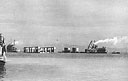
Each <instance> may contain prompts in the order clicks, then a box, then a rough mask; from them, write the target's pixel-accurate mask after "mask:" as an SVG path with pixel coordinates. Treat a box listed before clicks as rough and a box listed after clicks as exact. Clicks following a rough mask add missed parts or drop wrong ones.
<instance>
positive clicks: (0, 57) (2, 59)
mask: <svg viewBox="0 0 128 81" xmlns="http://www.w3.org/2000/svg"><path fill="white" fill-rule="evenodd" d="M5 52H6V48H5V43H4V37H3V36H2V34H1V33H0V68H1V67H4V65H5V63H6V56H5Z"/></svg>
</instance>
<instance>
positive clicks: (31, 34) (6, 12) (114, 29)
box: [0, 0, 128, 47]
mask: <svg viewBox="0 0 128 81" xmlns="http://www.w3.org/2000/svg"><path fill="white" fill-rule="evenodd" d="M127 4H128V1H127V0H0V32H1V33H3V35H4V36H5V41H6V43H7V44H8V43H10V42H11V41H12V40H14V39H15V40H17V41H19V46H20V47H24V46H36V45H39V46H50V45H55V46H61V47H63V46H64V45H80V46H85V47H87V45H88V43H89V42H90V41H91V40H96V41H98V40H102V39H106V38H113V37H116V36H127V35H128V5H127ZM119 46H120V45H119Z"/></svg>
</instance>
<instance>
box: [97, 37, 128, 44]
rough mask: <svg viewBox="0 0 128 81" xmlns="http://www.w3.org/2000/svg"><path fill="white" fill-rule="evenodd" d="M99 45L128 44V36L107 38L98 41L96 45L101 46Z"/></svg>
mask: <svg viewBox="0 0 128 81" xmlns="http://www.w3.org/2000/svg"><path fill="white" fill-rule="evenodd" d="M99 43H112V44H113V45H117V44H120V43H128V36H122V37H113V38H107V39H104V40H98V41H97V42H95V44H99Z"/></svg>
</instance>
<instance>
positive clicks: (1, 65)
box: [0, 61, 6, 79]
mask: <svg viewBox="0 0 128 81" xmlns="http://www.w3.org/2000/svg"><path fill="white" fill-rule="evenodd" d="M5 74H6V68H5V62H1V61H0V79H1V78H4V76H5Z"/></svg>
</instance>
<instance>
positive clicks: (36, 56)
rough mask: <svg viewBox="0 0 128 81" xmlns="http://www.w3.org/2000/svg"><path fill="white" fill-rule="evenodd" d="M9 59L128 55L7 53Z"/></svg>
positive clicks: (114, 55)
mask: <svg viewBox="0 0 128 81" xmlns="http://www.w3.org/2000/svg"><path fill="white" fill-rule="evenodd" d="M6 56H7V57H19V58H20V57H25V58H29V57H32V58H40V57H41V58H88V57H127V56H128V54H100V53H99V54H94V53H92V54H91V53H89V54H87V53H6Z"/></svg>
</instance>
